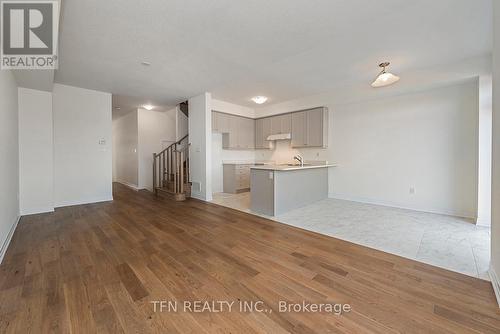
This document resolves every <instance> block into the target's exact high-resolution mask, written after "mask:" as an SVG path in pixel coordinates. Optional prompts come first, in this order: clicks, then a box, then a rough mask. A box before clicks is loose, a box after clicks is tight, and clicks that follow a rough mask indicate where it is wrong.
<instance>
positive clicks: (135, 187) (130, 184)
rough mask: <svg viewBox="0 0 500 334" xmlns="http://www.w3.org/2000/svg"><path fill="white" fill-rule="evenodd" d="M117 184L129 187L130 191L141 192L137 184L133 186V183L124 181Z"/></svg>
mask: <svg viewBox="0 0 500 334" xmlns="http://www.w3.org/2000/svg"><path fill="white" fill-rule="evenodd" d="M115 182H116V183H120V184H123V185H124V186H125V187H129V188H130V189H132V190H135V191H139V190H141V188H139V187H138V186H136V185H135V184H132V183H128V182H124V181H115Z"/></svg>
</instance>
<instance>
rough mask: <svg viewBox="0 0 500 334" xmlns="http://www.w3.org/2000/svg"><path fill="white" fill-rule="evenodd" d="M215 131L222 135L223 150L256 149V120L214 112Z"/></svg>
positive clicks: (213, 123)
mask: <svg viewBox="0 0 500 334" xmlns="http://www.w3.org/2000/svg"><path fill="white" fill-rule="evenodd" d="M213 114H217V115H216V120H215V121H213V120H212V125H213V126H215V127H216V128H214V129H215V131H218V132H221V133H222V148H224V149H232V150H248V149H254V148H255V120H253V119H251V118H246V117H241V116H235V115H229V114H224V113H219V112H213Z"/></svg>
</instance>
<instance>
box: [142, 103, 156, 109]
mask: <svg viewBox="0 0 500 334" xmlns="http://www.w3.org/2000/svg"><path fill="white" fill-rule="evenodd" d="M143 107H144V109H146V110H152V109H153V108H154V107H153V106H152V105H150V104H145V105H143Z"/></svg>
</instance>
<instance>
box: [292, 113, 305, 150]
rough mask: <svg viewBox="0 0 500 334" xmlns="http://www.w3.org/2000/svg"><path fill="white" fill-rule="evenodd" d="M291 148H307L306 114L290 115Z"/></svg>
mask: <svg viewBox="0 0 500 334" xmlns="http://www.w3.org/2000/svg"><path fill="white" fill-rule="evenodd" d="M292 147H307V112H306V111H299V112H294V113H293V114H292Z"/></svg>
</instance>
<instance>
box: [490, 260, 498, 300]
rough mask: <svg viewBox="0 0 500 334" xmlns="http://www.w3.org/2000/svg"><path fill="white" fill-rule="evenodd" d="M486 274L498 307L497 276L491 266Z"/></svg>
mask: <svg viewBox="0 0 500 334" xmlns="http://www.w3.org/2000/svg"><path fill="white" fill-rule="evenodd" d="M488 274H489V275H490V279H491V285H493V290H494V291H495V296H496V297H497V303H498V305H499V306H500V281H499V280H498V276H497V274H496V272H495V269H493V266H492V265H490V270H488Z"/></svg>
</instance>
